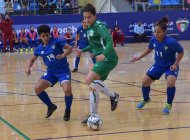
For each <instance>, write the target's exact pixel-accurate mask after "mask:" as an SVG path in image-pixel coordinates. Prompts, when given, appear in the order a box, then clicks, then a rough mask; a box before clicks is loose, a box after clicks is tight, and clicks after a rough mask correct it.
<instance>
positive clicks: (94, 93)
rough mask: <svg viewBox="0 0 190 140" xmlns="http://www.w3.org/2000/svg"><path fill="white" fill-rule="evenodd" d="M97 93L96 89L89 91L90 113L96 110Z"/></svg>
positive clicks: (95, 112) (94, 112)
mask: <svg viewBox="0 0 190 140" xmlns="http://www.w3.org/2000/svg"><path fill="white" fill-rule="evenodd" d="M98 104H99V93H98V91H90V114H91V115H94V114H97V112H98Z"/></svg>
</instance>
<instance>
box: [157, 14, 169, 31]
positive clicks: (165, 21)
mask: <svg viewBox="0 0 190 140" xmlns="http://www.w3.org/2000/svg"><path fill="white" fill-rule="evenodd" d="M168 22H169V19H168V17H166V16H165V17H163V18H162V19H161V20H160V21H158V22H157V23H156V24H155V27H156V26H159V27H160V28H161V29H162V30H163V31H166V30H167V24H168Z"/></svg>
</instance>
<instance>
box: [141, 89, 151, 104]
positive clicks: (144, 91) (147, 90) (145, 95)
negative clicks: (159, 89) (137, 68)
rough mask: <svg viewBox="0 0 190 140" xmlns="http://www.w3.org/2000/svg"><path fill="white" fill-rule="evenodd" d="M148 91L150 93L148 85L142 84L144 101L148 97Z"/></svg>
mask: <svg viewBox="0 0 190 140" xmlns="http://www.w3.org/2000/svg"><path fill="white" fill-rule="evenodd" d="M149 93H150V86H148V87H144V86H142V94H143V98H144V100H145V101H148V100H149V99H150V98H149Z"/></svg>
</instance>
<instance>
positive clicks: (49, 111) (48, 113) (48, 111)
mask: <svg viewBox="0 0 190 140" xmlns="http://www.w3.org/2000/svg"><path fill="white" fill-rule="evenodd" d="M56 109H57V106H56V105H54V104H52V105H51V107H48V110H47V115H46V118H49V117H50V116H51V115H52V114H53V112H54V111H55V110H56Z"/></svg>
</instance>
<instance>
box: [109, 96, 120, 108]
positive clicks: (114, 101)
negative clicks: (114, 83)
mask: <svg viewBox="0 0 190 140" xmlns="http://www.w3.org/2000/svg"><path fill="white" fill-rule="evenodd" d="M114 94H115V97H110V102H111V111H114V110H115V109H116V108H117V103H118V101H119V94H117V93H114Z"/></svg>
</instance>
